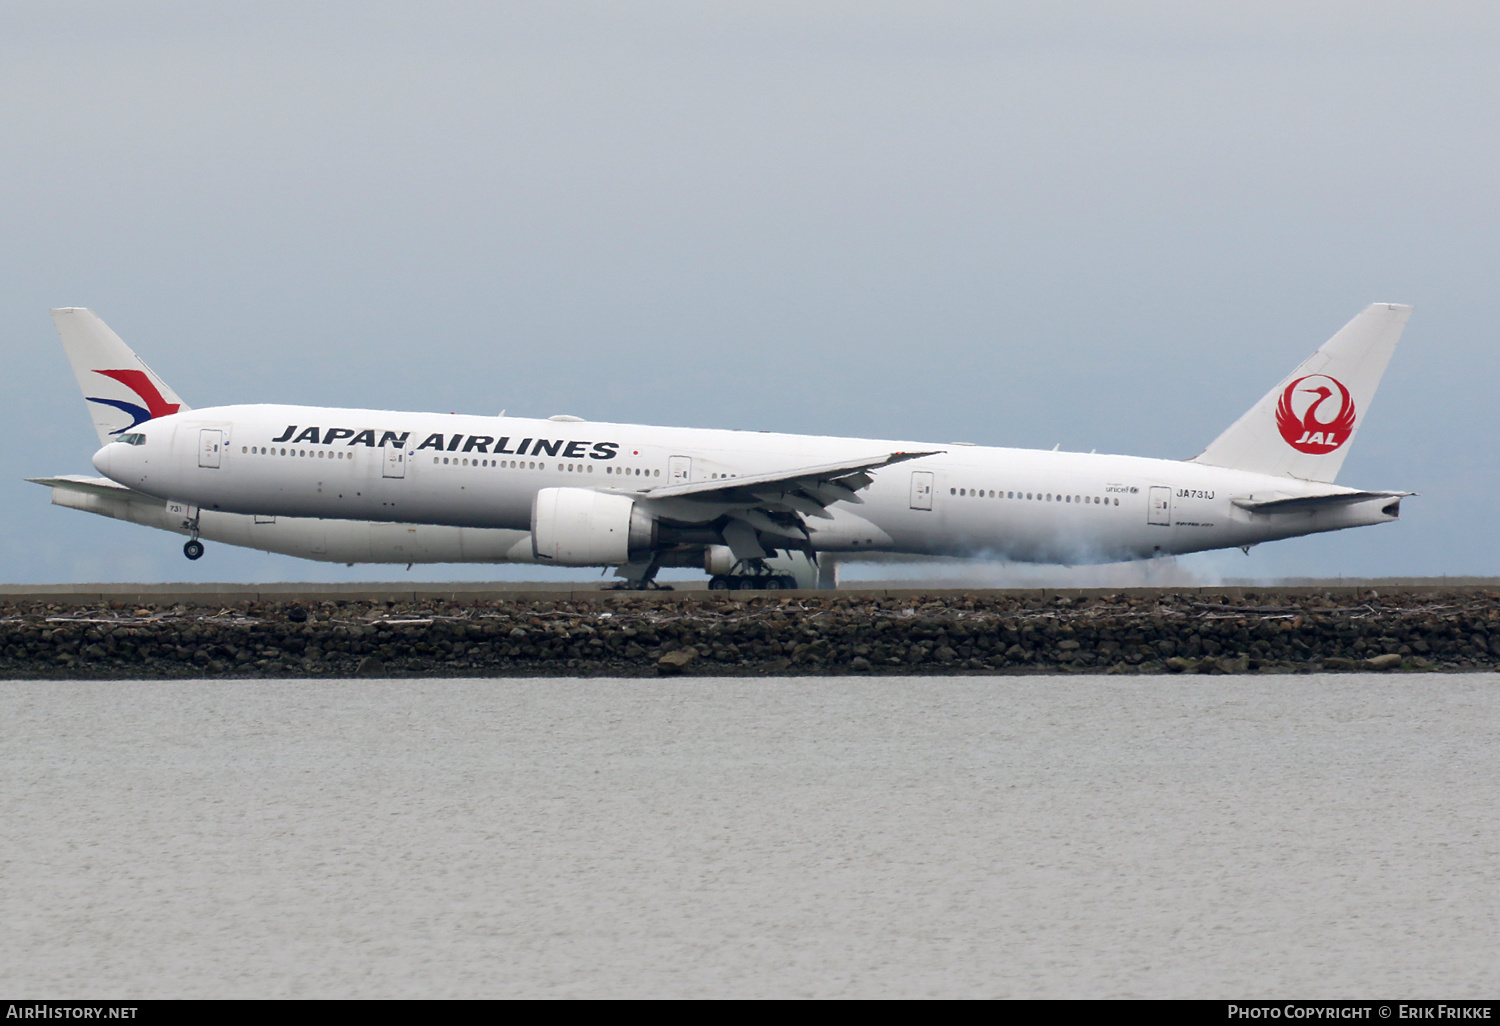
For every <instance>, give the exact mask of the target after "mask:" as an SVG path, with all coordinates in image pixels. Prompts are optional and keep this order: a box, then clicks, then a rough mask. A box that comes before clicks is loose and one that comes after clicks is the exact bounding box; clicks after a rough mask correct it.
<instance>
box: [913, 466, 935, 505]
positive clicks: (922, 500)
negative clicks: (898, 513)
mask: <svg viewBox="0 0 1500 1026" xmlns="http://www.w3.org/2000/svg"><path fill="white" fill-rule="evenodd" d="M911 508H912V509H931V508H932V471H930V470H913V471H912V472H911Z"/></svg>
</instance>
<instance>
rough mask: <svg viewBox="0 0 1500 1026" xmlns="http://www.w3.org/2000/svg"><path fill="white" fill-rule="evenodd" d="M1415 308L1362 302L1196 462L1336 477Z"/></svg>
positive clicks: (1318, 477) (1314, 478) (1319, 477)
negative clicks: (1351, 317) (1355, 312)
mask: <svg viewBox="0 0 1500 1026" xmlns="http://www.w3.org/2000/svg"><path fill="white" fill-rule="evenodd" d="M1410 316H1411V307H1409V306H1401V305H1398V304H1395V303H1372V304H1371V305H1370V306H1367V307H1365V309H1364V310H1363V311H1362V312H1361V313H1360V314H1359V315H1358V316H1357V317H1355V318H1354V320H1352V321H1350V322H1349V323H1348V324H1346V325H1344V327H1343V328H1342V329H1340V331H1339V333H1338V334H1337V335H1335V336H1333V338H1331V339H1329V340H1328V341H1327V342H1325V343H1323V345H1322V346H1321V347H1320V348H1319V349H1318V351H1317V352H1316V353H1313V354H1312V355H1311V356H1309V357H1308V358H1307V359H1306V360H1304V361H1303V362H1302V365H1301V366H1300V367H1298V368H1297V369H1296V370H1294V371H1292V373H1291V374H1289V375H1287V376H1286V378H1285V379H1283V380H1282V382H1281V383H1280V384H1279V385H1277V386H1276V387H1275V388H1273V389H1271V391H1269V392H1267V393H1266V394H1265V396H1264V398H1262V399H1261V401H1260V402H1258V403H1256V404H1255V405H1254V406H1252V407H1251V408H1250V412H1248V413H1246V414H1245V415H1244V416H1243V417H1241V418H1240V419H1239V420H1237V421H1235V422H1234V423H1233V424H1232V425H1230V427H1229V430H1227V431H1225V432H1224V433H1223V434H1222V435H1220V436H1219V437H1218V438H1215V439H1214V440H1213V442H1212V443H1211V444H1210V445H1209V447H1208V448H1207V449H1204V450H1203V452H1201V453H1199V454H1198V455H1197V456H1195V457H1193V459H1192V461H1191V462H1193V463H1205V464H1208V465H1209V466H1213V467H1228V468H1231V469H1234V470H1249V471H1254V472H1256V473H1260V474H1275V475H1278V476H1281V477H1296V478H1301V479H1303V480H1306V481H1328V482H1331V481H1333V479H1334V478H1336V477H1337V476H1338V473H1339V468H1340V467H1342V466H1343V465H1344V457H1345V456H1347V455H1349V445H1350V443H1351V442H1353V441H1354V435H1355V433H1356V432H1358V431H1359V426H1360V424H1361V423H1363V422H1364V419H1365V417H1366V416H1367V415H1368V414H1369V412H1370V402H1371V400H1373V399H1374V398H1375V389H1376V388H1377V387H1379V385H1380V377H1381V375H1383V374H1384V373H1385V368H1386V364H1388V363H1390V361H1391V354H1392V353H1393V352H1395V349H1396V342H1397V341H1398V340H1399V339H1400V338H1401V329H1402V328H1404V327H1406V320H1407V318H1408V317H1410Z"/></svg>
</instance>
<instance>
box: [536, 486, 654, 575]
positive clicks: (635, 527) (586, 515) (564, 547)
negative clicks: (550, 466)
mask: <svg viewBox="0 0 1500 1026" xmlns="http://www.w3.org/2000/svg"><path fill="white" fill-rule="evenodd" d="M655 544H656V521H655V520H653V519H652V518H651V517H649V516H647V515H646V514H645V513H642V512H641V511H640V510H639V509H637V508H636V504H635V500H634V499H632V498H629V497H628V496H624V495H610V494H608V493H606V492H596V491H593V490H592V489H589V488H543V489H542V490H540V491H539V492H537V493H536V498H535V499H534V500H532V503H531V551H532V554H533V555H535V556H536V558H537V559H538V560H539V561H540V562H543V563H551V564H554V565H556V566H618V565H619V564H621V563H628V562H630V557H631V554H632V553H638V552H645V551H649V550H650V549H651V548H652V547H653V546H655Z"/></svg>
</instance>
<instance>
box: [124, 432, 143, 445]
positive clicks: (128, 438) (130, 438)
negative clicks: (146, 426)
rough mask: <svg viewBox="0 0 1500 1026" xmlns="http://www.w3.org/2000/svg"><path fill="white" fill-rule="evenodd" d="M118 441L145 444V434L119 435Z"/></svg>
mask: <svg viewBox="0 0 1500 1026" xmlns="http://www.w3.org/2000/svg"><path fill="white" fill-rule="evenodd" d="M120 441H122V442H124V443H125V444H126V445H145V444H146V436H145V435H141V434H129V435H121V436H120Z"/></svg>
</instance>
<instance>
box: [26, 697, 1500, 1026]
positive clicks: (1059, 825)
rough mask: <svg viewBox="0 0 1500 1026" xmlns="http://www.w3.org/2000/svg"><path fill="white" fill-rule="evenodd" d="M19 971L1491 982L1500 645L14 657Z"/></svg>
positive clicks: (1406, 986) (677, 991) (1275, 988)
mask: <svg viewBox="0 0 1500 1026" xmlns="http://www.w3.org/2000/svg"><path fill="white" fill-rule="evenodd" d="M0 724H3V733H0V814H3V817H4V819H3V821H4V830H3V835H0V922H3V929H0V992H4V993H7V994H12V995H25V996H28V997H44V996H59V997H80V996H121V997H165V996H241V995H243V996H260V997H270V996H341V995H365V996H380V995H411V996H419V995H438V996H471V995H477V996H496V995H545V996H551V995H556V996H563V995H590V996H598V995H640V996H646V995H830V996H832V995H871V996H874V995H955V996H962V995H1012V996H1062V995H1083V996H1114V995H1144V996H1242V997H1245V996H1272V997H1288V996H1297V997H1312V996H1330V995H1350V996H1360V997H1370V996H1374V995H1386V996H1390V995H1401V996H1409V997H1421V996H1431V997H1463V996H1472V997H1480V996H1491V997H1493V996H1494V995H1495V994H1496V993H1497V992H1500V954H1497V952H1500V815H1497V806H1500V745H1497V744H1496V743H1495V742H1496V737H1497V733H1500V678H1497V677H1495V676H1493V675H1472V676H1422V677H1395V678H1393V677H1359V676H1329V677H1298V678H1279V677H1205V678H1197V679H1193V680H1182V679H1180V678H1173V679H1164V678H1159V677H1158V678H1138V679H1130V678H1117V677H1110V678H1102V677H1100V678H1083V679H1079V678H1045V679H1041V678H1029V679H1018V678H996V677H966V678H905V679H892V678H887V679H851V678H835V679H817V678H801V679H791V680H725V679H697V680H695V679H674V680H660V681H657V680H646V681H642V680H571V681H570V680H497V681H474V680H450V681H399V682H397V681H373V682H372V681H336V682H310V681H272V682H267V681H251V682H240V683H224V682H201V681H200V682H165V683H164V682H148V683H94V682H67V683H36V682H3V683H0Z"/></svg>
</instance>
